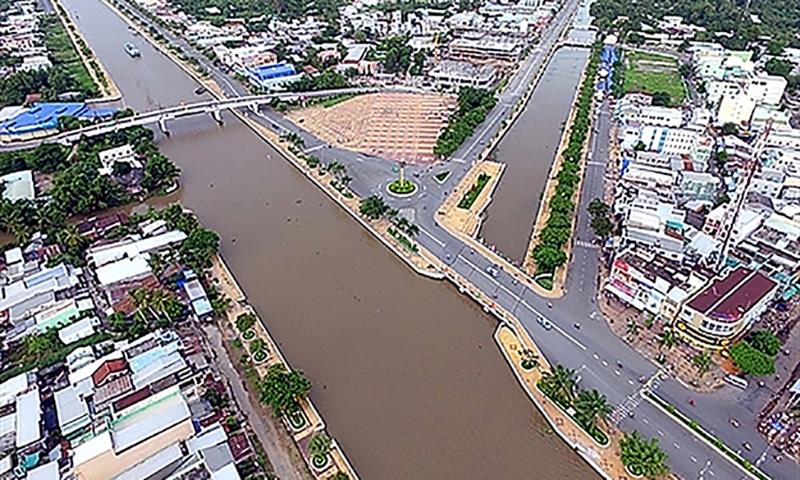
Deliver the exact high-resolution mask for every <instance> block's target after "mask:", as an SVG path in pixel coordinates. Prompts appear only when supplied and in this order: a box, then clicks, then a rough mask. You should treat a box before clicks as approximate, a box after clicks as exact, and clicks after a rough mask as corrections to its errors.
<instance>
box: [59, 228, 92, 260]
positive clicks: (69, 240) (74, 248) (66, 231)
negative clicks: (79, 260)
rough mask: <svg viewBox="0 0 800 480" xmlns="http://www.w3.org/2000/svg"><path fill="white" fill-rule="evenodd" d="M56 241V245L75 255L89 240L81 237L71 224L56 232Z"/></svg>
mask: <svg viewBox="0 0 800 480" xmlns="http://www.w3.org/2000/svg"><path fill="white" fill-rule="evenodd" d="M56 240H58V243H60V244H61V245H64V246H65V247H67V251H69V252H70V253H72V254H75V255H77V254H78V253H79V252H80V251H81V250H83V249H84V248H85V247H86V246H87V245H88V244H89V239H88V238H86V237H84V236H83V235H81V232H79V231H78V227H76V226H75V225H73V224H71V223H70V224H67V225H66V226H64V228H63V229H62V230H61V231H60V232H58V234H57V236H56Z"/></svg>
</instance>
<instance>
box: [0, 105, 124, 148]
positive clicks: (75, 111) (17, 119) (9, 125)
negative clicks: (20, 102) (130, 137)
mask: <svg viewBox="0 0 800 480" xmlns="http://www.w3.org/2000/svg"><path fill="white" fill-rule="evenodd" d="M6 108H16V107H6ZM4 110H5V109H4ZM113 114H114V110H108V109H90V108H89V107H88V106H86V104H85V103H34V104H33V105H31V106H30V107H29V108H24V109H21V110H16V112H15V114H14V115H13V116H10V117H6V118H5V120H4V121H3V122H2V123H0V141H1V142H12V141H24V140H30V139H33V138H39V137H44V136H48V135H52V134H54V133H58V119H59V117H64V116H72V117H76V118H78V119H80V120H94V119H97V118H106V117H110V116H111V115H113ZM0 116H3V115H2V113H0Z"/></svg>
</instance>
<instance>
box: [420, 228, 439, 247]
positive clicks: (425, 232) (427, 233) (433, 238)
mask: <svg viewBox="0 0 800 480" xmlns="http://www.w3.org/2000/svg"><path fill="white" fill-rule="evenodd" d="M419 231H420V232H422V233H424V234H425V235H427V236H428V237H430V238H431V239H432V240H433V241H434V242H436V243H438V244H439V246H440V247H444V242H443V241H441V240H439V239H438V238H436V237H434V236H433V235H431V234H430V232H428V231H427V230H425V229H424V228H420V229H419Z"/></svg>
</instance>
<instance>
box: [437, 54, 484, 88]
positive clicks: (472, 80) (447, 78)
mask: <svg viewBox="0 0 800 480" xmlns="http://www.w3.org/2000/svg"><path fill="white" fill-rule="evenodd" d="M428 76H430V77H431V78H433V79H434V80H435V81H436V83H437V84H438V85H440V86H441V87H442V88H460V87H476V88H485V89H489V88H492V86H493V85H494V83H495V81H496V80H497V68H496V67H495V66H494V65H489V64H486V65H480V66H479V65H473V64H472V63H469V62H456V61H452V60H444V61H442V62H439V64H438V65H436V66H435V67H434V68H433V69H432V70H431V71H430V72H429V73H428Z"/></svg>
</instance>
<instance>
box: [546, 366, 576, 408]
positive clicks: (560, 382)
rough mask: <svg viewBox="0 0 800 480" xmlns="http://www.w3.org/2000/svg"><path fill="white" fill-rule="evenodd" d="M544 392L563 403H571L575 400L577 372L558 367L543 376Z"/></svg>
mask: <svg viewBox="0 0 800 480" xmlns="http://www.w3.org/2000/svg"><path fill="white" fill-rule="evenodd" d="M541 382H542V390H544V391H545V392H546V393H548V394H549V395H551V396H552V397H553V398H555V399H556V400H558V401H560V402H562V403H566V404H568V403H570V402H572V400H573V399H574V398H575V389H576V388H577V384H576V383H575V370H571V369H569V368H564V366H563V365H556V366H555V368H554V369H553V370H551V371H549V372H544V373H543V374H542V380H541Z"/></svg>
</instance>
